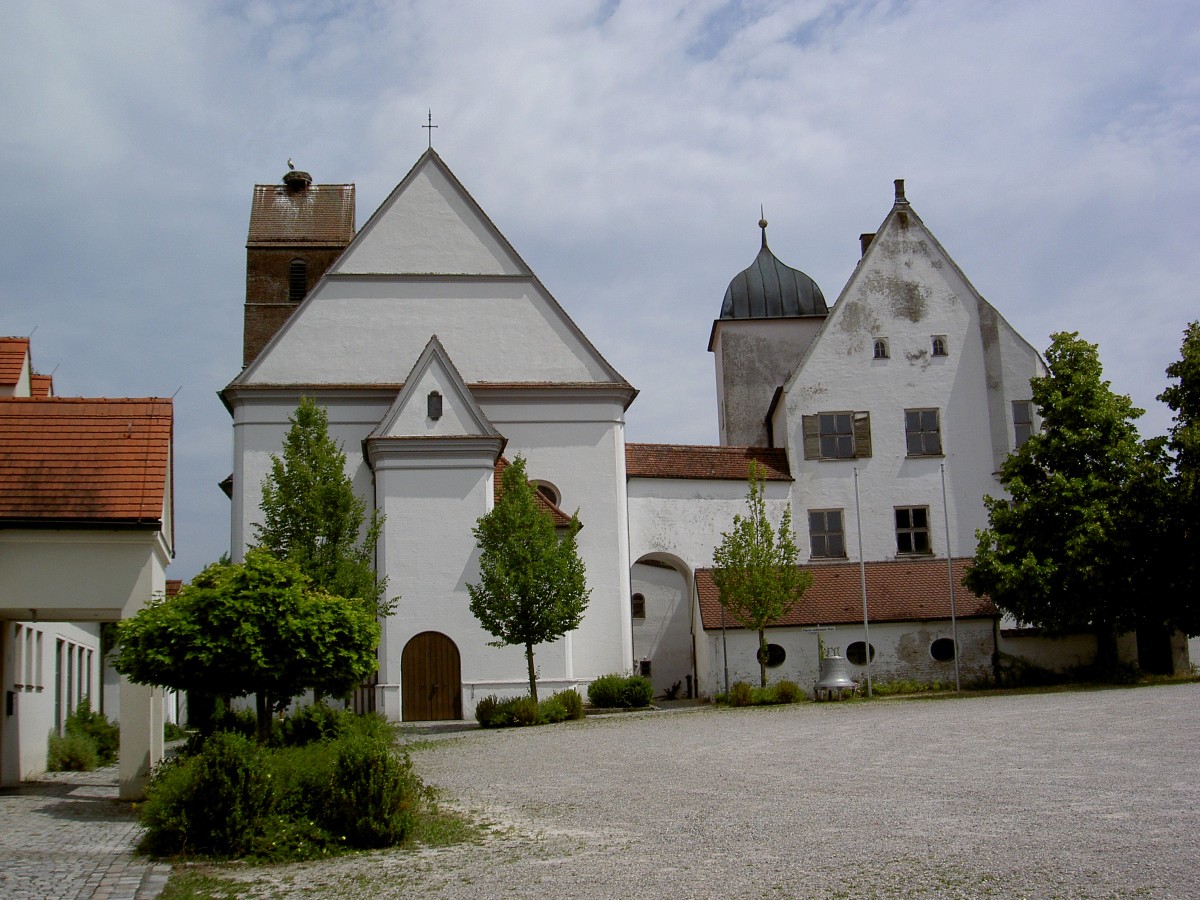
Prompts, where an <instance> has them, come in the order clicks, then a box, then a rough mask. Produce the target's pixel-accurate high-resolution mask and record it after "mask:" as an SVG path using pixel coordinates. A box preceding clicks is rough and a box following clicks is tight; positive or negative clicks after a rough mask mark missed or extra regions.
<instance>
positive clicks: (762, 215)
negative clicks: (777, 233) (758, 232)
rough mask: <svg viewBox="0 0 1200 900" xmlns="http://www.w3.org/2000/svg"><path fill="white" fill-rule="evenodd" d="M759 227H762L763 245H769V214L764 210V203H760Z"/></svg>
mask: <svg viewBox="0 0 1200 900" xmlns="http://www.w3.org/2000/svg"><path fill="white" fill-rule="evenodd" d="M758 227H759V228H761V229H762V245H763V247H766V246H767V214H766V213H765V212H763V208H762V204H761V203H760V204H758Z"/></svg>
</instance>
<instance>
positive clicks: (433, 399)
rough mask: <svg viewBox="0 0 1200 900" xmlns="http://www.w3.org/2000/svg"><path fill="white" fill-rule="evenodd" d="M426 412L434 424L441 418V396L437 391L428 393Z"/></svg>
mask: <svg viewBox="0 0 1200 900" xmlns="http://www.w3.org/2000/svg"><path fill="white" fill-rule="evenodd" d="M428 410H429V418H431V419H433V420H434V421H435V422H436V421H437V420H438V419H440V418H441V417H442V395H441V394H439V393H438V392H437V391H430V392H429V399H428Z"/></svg>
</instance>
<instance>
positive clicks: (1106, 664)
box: [1096, 622, 1117, 677]
mask: <svg viewBox="0 0 1200 900" xmlns="http://www.w3.org/2000/svg"><path fill="white" fill-rule="evenodd" d="M1116 667H1117V635H1116V632H1115V631H1113V628H1112V626H1111V625H1109V624H1108V623H1106V622H1100V623H1097V625H1096V671H1097V672H1098V673H1099V674H1100V675H1102V676H1104V677H1107V676H1110V675H1112V674H1113V672H1114V670H1115V669H1116Z"/></svg>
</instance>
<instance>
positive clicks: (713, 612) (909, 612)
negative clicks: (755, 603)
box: [696, 559, 1000, 630]
mask: <svg viewBox="0 0 1200 900" xmlns="http://www.w3.org/2000/svg"><path fill="white" fill-rule="evenodd" d="M970 564H971V560H970V559H956V560H954V578H955V582H956V583H955V588H954V607H955V613H956V615H957V616H958V617H959V618H961V619H972V618H990V617H994V616H998V615H999V614H1000V613H999V611H998V610H997V609H996V607H995V606H993V605H992V602H991V601H990V600H988V599H987V598H985V597H978V596H976V595H975V594H973V593H971V591H970V590H968V589H967V587H966V585H964V584H963V583H962V578H963V575H964V573H965V572H966V570H967V567H968V566H970ZM807 568H808V571H810V572H812V575H813V583H812V586H811V587H809V589H808V590H807V591H805V592H804V597H803V598H801V600H800V602H799V603H798V604H796V607H795V608H794V609H793V610H792V611H791V612H790V613H788V615H787V616H785V617H784V618H783V619H782V620H781V621H780V622H779V623H778V626H789V625H790V626H810V625H842V624H852V623H855V622H861V621H862V617H863V607H862V582H861V579H860V575H859V567H858V563H856V562H854V563H833V564H828V565H825V564H823V565H819V566H809V567H807ZM866 570H867V609H868V614H869V616H870V620H871V621H872V622H908V621H916V620H929V619H948V618H950V578H949V573H948V572H947V571H946V560H945V559H915V560H896V561H893V562H869V563H867V565H866ZM696 589H697V592H698V593H699V595H700V616H701V618H702V619H703V621H704V628H705V629H706V630H711V629H714V628H716V629H719V628H720V627H721V603H720V600H719V599H718V595H717V586H716V584H714V583H713V578H712V569H697V570H696ZM729 624H730V622H729V620H728V618H726V625H727V626H728V625H729ZM778 626H773V627H778Z"/></svg>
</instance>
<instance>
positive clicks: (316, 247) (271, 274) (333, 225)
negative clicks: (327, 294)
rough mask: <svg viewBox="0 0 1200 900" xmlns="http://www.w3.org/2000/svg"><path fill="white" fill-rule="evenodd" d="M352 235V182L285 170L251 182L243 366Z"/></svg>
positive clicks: (293, 309) (288, 315) (256, 353)
mask: <svg viewBox="0 0 1200 900" xmlns="http://www.w3.org/2000/svg"><path fill="white" fill-rule="evenodd" d="M353 239H354V185H353V184H313V183H312V176H311V175H309V174H308V173H307V172H300V171H289V172H288V173H287V174H286V175H284V176H283V182H282V183H281V184H256V185H255V186H254V200H253V202H252V204H251V207H250V233H249V235H248V236H247V239H246V307H245V316H244V319H243V329H242V365H244V366H248V365H250V363H252V362H254V360H255V358H256V357H257V356H258V354H259V353H260V352H261V351H262V348H263V347H264V346H265V345H266V343H267V341H269V340H270V339H271V337H272V336H273V335H274V334H275V332H277V331H278V330H279V329H280V327H281V326H282V325H283V323H284V322H286V321H287V320H288V318H289V317H290V316H291V314H292V313H293V312H295V310H296V307H297V306H299V305H300V301H301V300H303V299H304V297H305V296H306V295H307V294H308V292H309V291H310V290H312V287H313V285H315V284H316V283H317V282H318V281H319V280H320V279H321V276H322V275H324V274H325V272H326V270H327V269H328V268H329V267H330V266H331V265H332V264H333V261H334V260H335V259H337V258H338V256H339V255H341V252H342V251H343V250H345V249H346V246H347V245H348V244H349V243H350V241H351V240H353Z"/></svg>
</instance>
